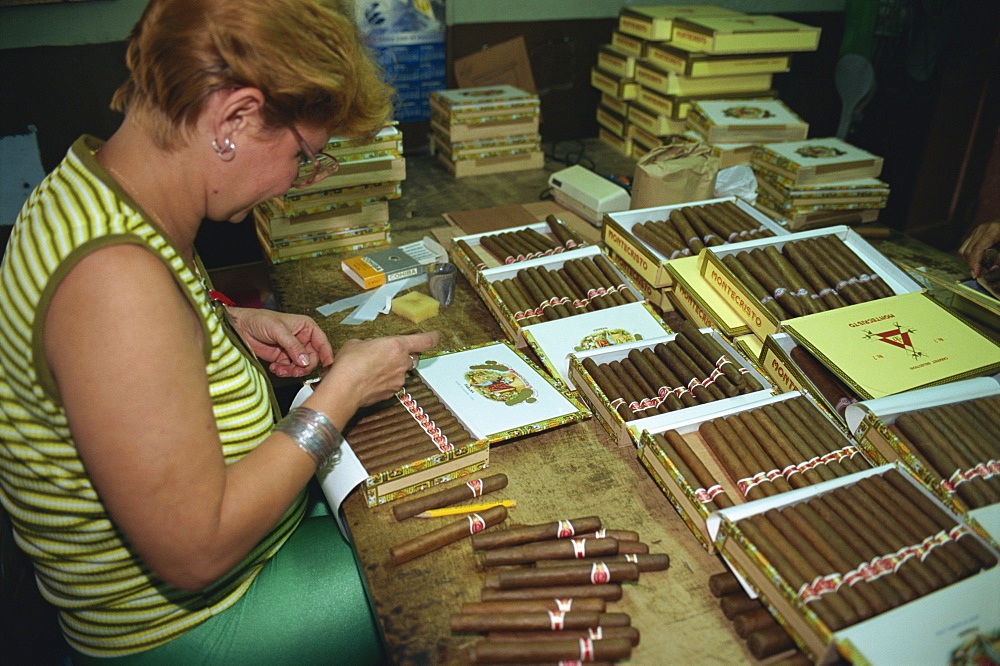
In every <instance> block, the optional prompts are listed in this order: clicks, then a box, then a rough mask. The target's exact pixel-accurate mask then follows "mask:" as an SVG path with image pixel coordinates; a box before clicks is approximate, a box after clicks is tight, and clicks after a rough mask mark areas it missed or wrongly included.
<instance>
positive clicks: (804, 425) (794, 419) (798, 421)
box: [773, 400, 847, 476]
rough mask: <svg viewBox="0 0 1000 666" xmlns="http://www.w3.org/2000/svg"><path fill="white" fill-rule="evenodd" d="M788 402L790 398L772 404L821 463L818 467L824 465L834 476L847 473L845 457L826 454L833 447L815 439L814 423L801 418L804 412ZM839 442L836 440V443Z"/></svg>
mask: <svg viewBox="0 0 1000 666" xmlns="http://www.w3.org/2000/svg"><path fill="white" fill-rule="evenodd" d="M790 402H791V400H782V401H780V402H776V403H774V404H773V407H774V410H775V411H776V412H778V413H780V414H781V415H782V417H783V418H784V419H785V422H786V423H787V424H789V425H790V426H791V428H792V430H793V431H794V432H795V433H796V434H797V435H798V436H799V439H800V441H802V442H804V443H805V445H806V447H807V449H808V450H809V451H810V452H811V453H812V456H813V457H814V458H815V459H816V460H817V461H819V462H821V463H822V464H821V465H818V467H825V468H826V469H828V470H830V472H831V473H832V474H833V475H834V476H845V475H846V474H847V471H846V469H845V468H844V464H843V463H844V460H845V459H843V458H842V459H839V460H838V459H836V458H835V457H831V456H829V455H827V454H829V453H830V451H831V449H832V448H833V447H831V446H830V444H829V442H828V441H825V440H824V441H819V440H818V439H817V434H818V433H817V432H816V430H815V424H814V423H812V422H811V421H808V420H803V416H804V412H803V411H802V410H801V409H793V408H792V405H791V404H789V403H790ZM840 444H841V443H840V442H838V445H840Z"/></svg>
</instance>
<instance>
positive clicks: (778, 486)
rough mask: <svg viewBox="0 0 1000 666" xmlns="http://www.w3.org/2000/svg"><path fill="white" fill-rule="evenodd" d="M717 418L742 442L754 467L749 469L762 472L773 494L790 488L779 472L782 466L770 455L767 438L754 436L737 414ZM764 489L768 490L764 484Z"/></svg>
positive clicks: (770, 447)
mask: <svg viewBox="0 0 1000 666" xmlns="http://www.w3.org/2000/svg"><path fill="white" fill-rule="evenodd" d="M719 418H721V420H722V423H725V424H726V426H727V427H729V428H731V429H732V432H733V434H734V436H735V439H736V440H737V441H740V442H742V443H743V446H744V448H745V450H746V452H747V453H748V454H749V456H748V457H749V459H750V460H752V461H753V463H754V467H752V468H751V469H758V470H760V471H761V472H763V480H766V481H767V482H769V484H768V485H770V487H771V489H772V491H773V493H774V494H776V493H783V492H787V491H789V490H791V489H792V486H791V485H790V484H789V483H788V479H786V478H785V477H784V476H783V475H782V473H781V470H782V467H783V466H780V465H779V464H778V463H777V462H775V459H774V457H773V456H772V455H771V452H770V451H771V449H772V446H771V444H770V442H768V441H767V439H762V440H758V439H757V438H756V437H754V434H753V431H751V430H750V429H749V428H748V427H747V426H746V425H745V424H744V422H743V421H742V420H741V419H740V418H739V417H738V416H735V415H731V416H724V417H719ZM717 420H718V419H717ZM720 427H721V424H720ZM779 459H780V457H779ZM754 476H756V475H754ZM764 491H765V492H768V491H767V488H766V486H765V489H764Z"/></svg>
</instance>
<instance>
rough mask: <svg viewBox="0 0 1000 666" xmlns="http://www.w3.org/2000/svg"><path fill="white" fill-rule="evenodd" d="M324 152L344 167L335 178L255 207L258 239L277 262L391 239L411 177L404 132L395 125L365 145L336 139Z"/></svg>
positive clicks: (298, 189)
mask: <svg viewBox="0 0 1000 666" xmlns="http://www.w3.org/2000/svg"><path fill="white" fill-rule="evenodd" d="M323 152H324V153H326V154H327V155H330V156H331V157H334V158H336V159H337V161H338V162H339V163H340V166H339V168H338V169H337V171H336V172H334V174H333V175H331V176H328V177H327V178H324V179H323V180H321V181H319V182H316V183H314V184H312V185H310V186H308V187H304V188H293V189H291V190H289V191H288V192H286V193H285V194H283V195H282V196H280V197H275V198H273V199H269V200H267V201H265V202H264V203H262V204H260V205H259V206H257V207H256V208H255V209H254V212H253V216H254V222H255V225H256V230H257V238H258V240H259V241H260V244H261V248H262V249H263V250H264V254H265V255H266V256H267V257H268V259H270V261H271V262H272V263H275V264H276V263H281V262H283V261H290V260H293V259H300V258H303V257H315V256H319V255H323V254H331V253H336V252H350V251H354V250H360V249H365V248H371V247H377V246H379V245H385V244H387V243H388V242H389V241H390V235H389V201H390V200H391V199H396V198H398V197H399V195H400V192H401V187H402V181H403V180H405V179H406V160H405V158H404V157H403V135H402V132H400V130H399V128H398V127H397V126H396V125H395V124H392V125H389V126H387V127H385V128H383V129H382V130H381V131H380V132H378V133H377V134H376V135H375V136H374V137H373V138H372V139H370V140H365V141H360V142H359V141H358V140H355V139H346V138H342V137H333V138H331V139H330V141H329V142H328V143H327V145H326V147H325V148H324V149H323Z"/></svg>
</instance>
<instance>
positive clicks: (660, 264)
mask: <svg viewBox="0 0 1000 666" xmlns="http://www.w3.org/2000/svg"><path fill="white" fill-rule="evenodd" d="M721 201H732V202H733V203H734V204H736V206H738V207H739V208H740V209H741V210H742V211H744V212H745V213H747V215H749V216H750V217H752V218H754V219H755V220H758V221H759V222H760V225H761V226H762V227H764V228H766V229H769V230H771V231H772V232H774V233H775V234H779V235H781V234H786V233H787V232H786V231H785V230H784V229H783V228H782V227H781V225H779V224H776V223H775V222H773V221H772V220H771V219H770V218H768V217H767V216H766V215H763V214H761V213H760V212H759V211H757V210H755V209H754V207H753V206H751V205H749V204H747V203H746V202H745V201H743V200H742V199H739V198H737V197H720V198H718V199H706V200H704V201H691V202H688V203H683V204H674V205H671V206H657V207H654V208H638V209H636V210H629V211H623V212H621V213H609V214H608V215H605V216H604V243H605V245H607V246H608V249H609V250H610V252H611V253H612V254H617V255H619V256H620V257H622V259H624V260H625V262H626V263H627V264H628V265H629V266H631V267H632V268H633V269H635V271H636V272H637V273H639V275H641V276H642V278H643V279H644V280H645V281H646V282H648V283H649V284H651V285H652V286H654V287H669V286H670V285H671V284H672V283H673V278H672V276H671V275H670V273H669V272H668V271H667V264H668V262H669V261H670V259H669V258H668V257H664V256H663V255H661V254H660V253H659V252H657V251H656V250H654V249H653V248H651V247H649V246H648V245H646V244H645V243H643V242H642V241H641V240H639V239H638V238H636V237H635V236H634V235H633V234H632V227H633V226H634V225H636V224H642V223H644V222H647V221H649V220H664V219H666V218H667V217H669V215H670V211H671V210H674V209H675V208H684V207H686V206H700V205H704V204H710V203H717V202H721ZM720 247H726V246H724V245H723V246H720Z"/></svg>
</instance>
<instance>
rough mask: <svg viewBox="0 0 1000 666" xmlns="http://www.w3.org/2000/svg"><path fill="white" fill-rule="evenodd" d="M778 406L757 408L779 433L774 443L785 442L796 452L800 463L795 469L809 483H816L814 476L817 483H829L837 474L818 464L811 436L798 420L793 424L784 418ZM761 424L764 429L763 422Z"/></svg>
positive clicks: (828, 467) (817, 455)
mask: <svg viewBox="0 0 1000 666" xmlns="http://www.w3.org/2000/svg"><path fill="white" fill-rule="evenodd" d="M778 404H779V403H774V404H769V405H764V406H763V407H760V408H758V409H760V410H761V413H763V414H764V415H765V416H766V417H767V420H768V422H770V423H772V424H774V427H775V428H776V429H777V432H779V433H781V436H782V438H781V439H780V440H775V441H776V442H778V441H780V442H781V443H785V442H787V443H789V444H791V445H792V446H793V447H794V448H795V450H796V451H798V455H799V457H798V460H799V461H801V462H800V464H799V465H798V466H797V467H798V469H800V470H801V471H802V474H803V475H804V476H805V477H806V478H807V479H808V480H809V481H810V483H818V481H817V480H816V479H815V478H814V476H818V477H819V481H829V480H830V479H833V478H836V477H837V476H838V474H836V473H835V472H834V470H832V469H831V468H830V466H828V465H824V464H822V463H821V462H820V458H821V455H820V454H818V453H817V452H816V451H814V450H813V448H812V442H811V435H810V434H809V433H803V432H802V429H803V427H802V425H801V423H800V422H799V421H798V420H795V422H794V423H793V422H791V421H789V420H788V419H787V418H786V416H785V415H786V413H787V412H786V411H784V410H779V409H778ZM761 423H762V425H765V427H766V424H765V422H763V421H762V422H761Z"/></svg>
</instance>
